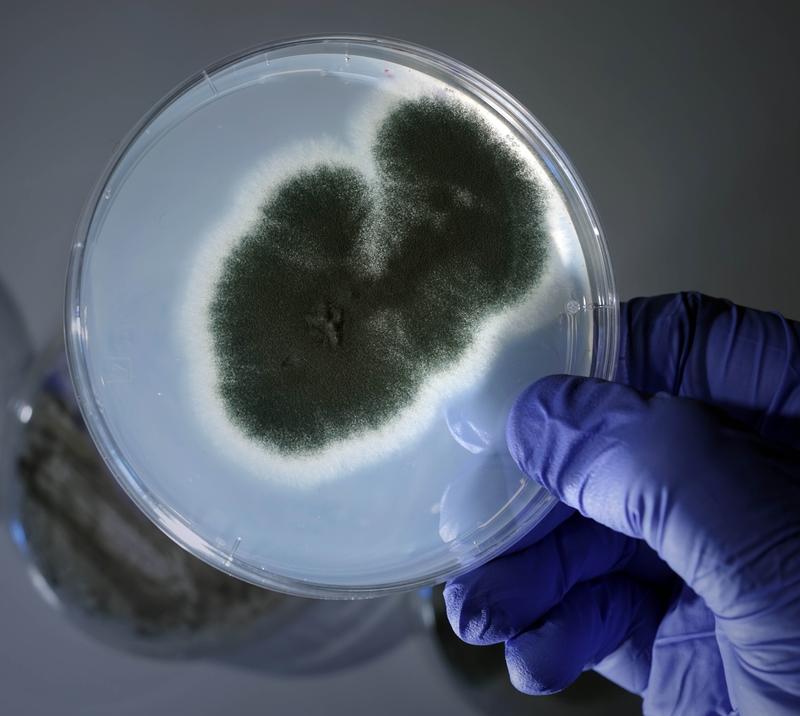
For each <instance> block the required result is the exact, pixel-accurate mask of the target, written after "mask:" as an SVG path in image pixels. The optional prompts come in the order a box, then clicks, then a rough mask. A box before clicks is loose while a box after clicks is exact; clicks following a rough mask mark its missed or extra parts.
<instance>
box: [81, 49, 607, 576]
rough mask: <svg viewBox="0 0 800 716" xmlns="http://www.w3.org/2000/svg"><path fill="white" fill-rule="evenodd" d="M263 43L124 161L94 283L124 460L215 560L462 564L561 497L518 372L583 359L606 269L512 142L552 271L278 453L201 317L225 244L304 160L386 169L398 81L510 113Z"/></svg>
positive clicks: (190, 94)
mask: <svg viewBox="0 0 800 716" xmlns="http://www.w3.org/2000/svg"><path fill="white" fill-rule="evenodd" d="M267 59H268V58H267V57H266V56H259V57H257V58H249V59H248V60H247V61H244V62H242V63H240V64H239V65H236V66H234V67H231V68H226V69H225V70H223V71H222V72H220V73H219V74H218V75H214V76H212V77H211V78H209V79H208V80H207V81H206V82H204V83H200V84H197V85H195V86H194V87H192V88H191V89H190V90H188V91H187V92H186V93H185V94H183V95H182V96H181V97H179V98H178V99H177V100H176V101H175V102H173V104H172V105H170V106H169V107H167V109H166V110H165V111H164V112H162V114H161V115H159V117H157V118H156V119H155V120H154V121H153V122H152V123H151V125H150V126H149V127H148V128H147V129H146V130H145V131H144V132H143V133H142V134H140V135H139V137H137V139H136V140H135V141H134V142H133V144H132V145H131V147H130V148H129V150H128V152H127V153H126V154H125V155H124V156H123V158H122V160H121V162H120V163H119V165H118V166H117V168H116V169H115V171H114V173H113V175H112V177H111V179H110V180H109V182H108V185H107V191H106V192H105V194H104V195H103V198H102V199H101V202H100V206H99V207H98V209H97V211H96V213H95V216H94V219H93V221H92V224H91V226H90V231H89V236H88V238H87V249H86V250H87V256H86V258H85V262H84V273H83V276H82V286H81V296H80V299H81V306H82V308H83V313H82V315H83V319H84V321H85V330H86V337H87V345H88V349H87V363H88V371H89V376H90V380H91V384H92V389H93V392H94V397H95V400H96V401H97V404H98V405H99V408H100V411H101V414H102V417H103V419H104V420H105V422H106V424H107V426H108V428H109V430H110V432H111V435H112V436H113V439H114V441H115V442H116V445H117V447H118V448H119V450H120V452H121V453H122V455H121V458H122V459H124V461H125V463H126V465H127V467H128V470H129V472H131V473H133V474H135V475H136V476H137V477H138V479H139V480H140V482H141V484H142V485H144V487H145V488H146V490H147V491H148V492H149V493H150V495H151V497H152V498H153V499H155V500H156V501H158V502H159V503H160V504H161V505H163V506H164V507H165V509H164V510H159V515H158V516H159V519H160V520H161V522H162V525H163V526H166V527H167V528H168V529H169V530H171V531H172V532H173V533H174V536H177V537H178V539H180V540H181V541H183V543H184V544H186V545H188V546H190V547H196V548H197V550H198V551H203V549H204V548H203V546H202V543H206V544H208V545H211V546H212V547H214V548H216V549H217V550H220V551H221V552H223V553H225V554H227V555H228V558H227V560H226V562H225V563H223V564H221V565H220V566H223V567H226V568H231V565H234V564H238V565H244V567H243V569H244V571H246V572H247V574H243V575H240V576H246V577H247V578H250V579H255V580H256V581H257V580H258V579H259V577H258V574H256V573H257V572H259V571H261V572H263V573H264V574H265V575H278V576H279V577H281V578H286V579H289V580H299V581H308V582H311V583H315V584H321V585H334V586H336V587H341V588H349V589H353V590H356V591H357V590H358V589H360V588H366V587H374V586H376V585H379V586H380V585H397V584H402V583H413V582H414V581H415V580H419V579H423V578H429V577H430V575H432V574H436V573H442V572H447V571H448V570H449V571H452V570H453V569H455V568H457V566H458V564H459V563H461V562H462V561H465V562H469V561H474V560H475V559H477V558H479V557H480V544H481V543H482V542H483V541H486V540H488V541H489V542H491V538H492V535H493V534H496V533H497V532H499V531H500V530H502V529H507V527H508V525H509V524H510V523H512V522H513V521H514V520H515V519H517V517H518V516H519V515H520V514H521V513H522V512H523V511H524V510H526V509H530V508H531V503H532V502H536V501H542V500H544V499H545V496H544V495H543V494H540V491H539V488H538V487H536V486H535V485H533V484H532V483H531V482H530V481H528V480H527V479H526V478H524V476H523V475H522V474H521V473H519V471H518V470H517V468H516V466H515V465H514V464H513V461H511V459H510V457H509V456H508V454H507V451H506V448H505V439H504V429H505V422H506V416H507V414H508V411H509V409H510V407H511V405H512V403H513V402H514V400H515V398H516V397H517V395H518V394H519V392H520V391H521V390H523V389H524V388H525V387H526V386H527V385H529V384H530V383H531V382H533V381H534V380H535V379H536V378H538V377H541V376H543V375H546V374H550V373H561V372H566V371H569V372H572V373H577V374H588V373H589V370H590V367H591V360H592V340H593V325H592V319H591V314H590V313H588V312H582V313H581V316H582V320H579V321H576V320H574V315H573V313H574V311H577V310H579V309H580V307H581V306H585V304H586V302H587V300H588V299H587V297H588V296H590V295H591V287H590V285H589V278H588V274H587V268H586V264H585V262H584V258H583V251H582V249H581V243H580V241H579V238H578V235H577V231H576V228H575V223H574V220H573V218H572V215H571V213H570V211H569V209H568V207H567V205H566V204H565V202H564V200H563V198H562V195H561V193H560V192H559V191H558V190H557V189H556V186H555V184H554V181H553V179H552V176H551V174H550V169H549V168H548V164H547V162H546V161H544V162H543V161H540V160H539V159H538V158H537V157H536V155H535V154H534V153H533V152H532V151H531V150H530V149H529V148H527V147H526V146H525V145H523V144H522V143H518V146H519V151H520V152H524V153H526V155H527V158H528V159H529V161H530V165H531V167H532V170H533V171H535V172H536V175H537V177H538V178H539V181H540V183H541V185H542V186H543V187H544V188H546V190H547V194H548V209H547V225H548V229H549V234H550V244H549V248H548V263H547V269H546V272H545V275H544V276H543V277H542V279H541V280H540V281H539V282H538V284H537V286H536V288H535V289H534V290H533V291H532V292H531V294H530V295H529V296H528V297H527V298H526V300H524V301H522V302H521V303H520V304H519V305H517V306H515V307H514V309H513V311H511V312H509V313H507V314H504V315H501V316H497V317H494V318H492V319H490V320H488V321H486V322H485V324H484V325H483V327H482V329H481V330H480V332H479V333H478V334H477V335H476V339H475V342H474V346H473V348H472V349H470V350H469V351H468V352H467V354H465V356H464V358H463V360H462V361H461V362H460V363H459V364H458V365H456V366H453V370H451V371H449V372H447V373H446V374H442V375H439V376H432V377H431V380H430V381H428V382H426V384H425V385H424V386H423V389H422V391H421V393H420V399H419V400H418V401H417V402H416V403H415V404H414V405H413V406H411V408H410V409H409V410H408V411H404V413H403V414H401V415H398V417H397V419H396V420H394V421H392V422H391V423H390V424H387V426H386V427H385V429H383V430H379V431H374V432H371V433H365V434H363V435H360V436H357V437H355V438H354V439H353V440H349V441H343V442H342V443H341V444H337V445H334V446H332V447H331V448H330V449H328V450H325V451H322V452H320V453H317V454H310V455H304V456H301V457H294V458H289V459H287V458H285V457H282V456H280V455H279V454H277V453H270V452H269V451H267V450H266V449H265V448H264V447H263V445H261V444H259V443H257V442H254V441H252V440H250V439H248V438H246V437H245V436H243V435H242V434H241V433H240V432H239V431H238V429H237V428H236V427H235V426H234V425H232V424H231V423H230V421H229V420H228V419H227V416H226V415H225V410H224V406H223V405H222V403H221V401H220V400H219V399H217V397H216V395H215V394H214V390H213V386H214V364H213V354H212V352H211V350H210V340H209V336H208V334H207V331H206V326H205V322H204V312H205V308H206V306H207V303H208V298H209V296H210V291H211V289H212V287H213V284H214V279H215V277H216V276H217V275H218V273H217V272H218V269H219V260H220V259H221V257H223V256H224V255H225V254H226V253H227V251H228V250H230V247H231V246H232V245H234V243H235V240H236V238H237V237H238V236H240V235H241V232H242V230H243V229H244V228H246V227H247V225H248V223H249V222H251V221H252V216H253V212H254V211H255V209H257V207H258V205H260V204H261V203H263V201H264V200H265V199H266V198H267V196H265V192H268V191H269V189H270V187H273V186H274V185H275V184H276V183H277V181H279V180H280V179H281V178H283V177H285V176H286V173H287V172H291V170H292V169H293V168H294V167H296V166H298V162H300V163H302V164H303V165H305V166H308V165H309V164H312V165H313V163H314V162H315V161H316V160H318V159H319V158H327V157H329V156H338V157H339V158H340V160H341V161H342V163H345V164H348V165H351V166H356V167H358V168H360V169H361V170H362V171H363V172H364V173H365V175H367V176H370V167H369V156H368V146H369V140H370V136H371V133H372V132H373V131H374V127H375V122H376V121H379V120H380V118H381V117H382V116H383V113H384V112H385V110H386V107H387V106H388V105H390V104H391V103H392V102H394V101H397V99H398V98H400V97H413V96H417V95H418V94H419V93H430V92H439V91H447V92H455V93H456V94H455V95H454V96H458V97H459V99H461V100H462V101H465V102H469V103H471V104H473V106H474V107H475V108H476V109H478V110H479V111H480V112H481V113H482V115H483V116H484V117H486V118H487V119H488V120H489V121H491V122H492V123H494V124H495V126H496V127H497V129H498V131H499V132H503V133H504V134H505V135H506V136H512V135H513V132H512V131H511V130H510V129H509V128H508V127H507V126H506V125H505V124H504V123H503V122H502V120H501V119H500V118H499V117H498V116H496V115H494V114H493V113H492V112H490V111H489V110H488V109H485V108H483V107H482V106H481V105H479V104H478V103H477V102H475V101H474V100H473V99H471V98H469V97H468V96H466V95H462V94H460V93H459V91H458V90H457V89H455V88H453V87H447V86H446V85H445V84H443V83H442V82H440V81H438V80H433V79H431V78H429V77H427V76H426V75H423V74H421V73H419V72H417V71H416V70H413V69H410V68H407V67H404V66H401V65H399V64H394V63H391V62H386V61H384V60H378V59H372V58H369V57H363V56H351V57H346V56H345V55H343V54H340V53H335V54H334V53H331V54H322V53H307V54H302V55H295V56H287V57H273V58H272V59H271V60H270V61H269V63H268V62H267ZM515 141H516V140H515ZM278 167H280V168H279V169H278ZM135 489H136V488H135V487H134V490H135ZM264 579H265V580H266V581H267V582H269V579H270V578H269V576H265V578H264ZM273 586H276V585H273ZM277 586H280V585H277Z"/></svg>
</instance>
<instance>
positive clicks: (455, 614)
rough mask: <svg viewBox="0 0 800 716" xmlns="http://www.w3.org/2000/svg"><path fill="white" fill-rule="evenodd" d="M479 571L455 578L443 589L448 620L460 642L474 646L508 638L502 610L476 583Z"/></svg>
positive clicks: (494, 642) (495, 642) (486, 644)
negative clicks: (475, 579)
mask: <svg viewBox="0 0 800 716" xmlns="http://www.w3.org/2000/svg"><path fill="white" fill-rule="evenodd" d="M476 575H478V576H479V571H478V572H477V573H476V572H473V573H471V574H469V575H466V576H465V578H456V579H454V580H451V581H450V582H448V583H447V585H446V586H445V588H444V603H445V609H446V611H447V620H448V621H449V622H450V626H451V627H452V629H453V631H454V632H455V634H456V636H458V638H459V639H461V641H464V642H466V643H467V644H473V645H475V646H488V645H490V644H499V643H500V642H502V641H503V640H504V639H505V638H507V636H508V629H507V628H506V627H504V625H503V624H501V623H499V622H502V621H503V620H502V614H501V610H499V609H498V608H497V606H496V605H493V604H492V601H491V600H490V599H488V598H486V597H485V596H484V595H483V592H482V590H481V589H480V588H479V585H478V586H477V588H476V585H475V584H474V578H475V576H476Z"/></svg>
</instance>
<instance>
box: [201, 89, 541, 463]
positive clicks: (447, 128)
mask: <svg viewBox="0 0 800 716" xmlns="http://www.w3.org/2000/svg"><path fill="white" fill-rule="evenodd" d="M371 153H372V159H373V161H374V162H375V166H376V169H377V172H376V176H377V179H376V180H375V181H372V182H370V181H368V180H367V178H366V177H364V176H363V175H362V174H361V173H360V172H359V171H358V170H357V169H355V168H353V167H349V166H345V165H339V164H334V163H321V164H318V165H316V166H315V167H313V168H311V169H304V170H298V171H297V173H296V174H294V175H292V176H289V177H288V178H287V179H286V180H284V181H283V182H282V183H280V184H279V185H278V187H277V189H276V190H275V191H274V192H273V194H272V195H271V196H269V197H265V201H264V204H263V205H262V207H261V210H260V214H259V220H258V222H257V223H256V225H255V226H254V227H252V228H251V229H250V231H249V233H248V234H247V235H246V236H243V237H242V239H241V241H239V242H238V243H237V244H236V246H235V248H234V249H233V250H232V251H231V252H230V253H229V254H228V256H227V257H226V259H225V261H224V265H223V268H222V273H221V277H220V279H219V281H218V283H217V285H216V287H215V293H214V295H213V298H212V301H211V304H210V327H211V331H212V339H213V345H214V350H215V360H216V368H217V372H218V386H219V392H220V395H221V398H222V400H223V402H224V404H225V407H226V412H227V414H228V416H229V417H230V418H231V419H232V421H233V422H234V423H235V424H236V425H237V426H238V427H239V428H240V429H241V430H242V431H243V432H244V433H245V434H246V435H248V436H249V437H251V438H254V439H256V440H258V441H260V442H261V443H263V444H264V445H265V446H266V447H268V448H270V449H273V450H277V451H278V452H280V453H283V454H287V455H292V454H302V453H305V452H309V451H314V450H319V449H322V448H325V447H326V446H327V445H328V444H330V443H331V442H333V441H336V440H341V439H346V438H348V437H351V436H353V435H355V434H357V433H358V432H360V431H363V430H366V429H375V428H379V427H381V426H382V425H383V424H385V423H386V422H387V421H388V420H390V419H391V418H392V417H394V416H395V415H397V413H398V412H399V411H401V410H402V409H403V408H406V407H408V406H409V405H410V404H411V403H412V402H413V400H414V398H415V396H416V395H417V394H418V391H419V389H420V387H421V385H422V384H423V382H424V380H425V379H426V377H427V376H429V375H430V374H431V372H434V371H441V370H443V369H446V367H447V366H448V365H449V364H451V363H454V362H456V361H457V360H459V358H461V357H462V356H463V355H464V353H465V351H466V350H467V349H468V348H469V346H470V344H471V341H472V340H473V338H474V335H475V331H476V329H477V328H479V327H480V325H481V323H482V321H483V320H484V319H485V318H486V317H488V316H489V315H490V314H494V313H496V312H498V311H500V310H502V309H503V308H505V307H508V306H511V305H512V304H513V303H514V302H516V301H519V300H520V299H521V298H522V297H523V296H524V295H525V294H526V293H527V292H528V291H529V290H530V289H531V288H532V287H533V286H535V285H536V283H537V281H538V280H539V278H540V277H541V275H542V273H543V269H544V264H545V261H546V258H547V242H546V239H547V237H546V231H545V226H544V210H545V202H544V199H543V194H542V190H541V188H540V187H539V185H538V183H537V182H536V180H535V179H534V178H533V176H532V172H531V168H530V166H529V165H528V164H526V163H525V161H524V160H523V159H522V158H521V157H520V156H519V155H518V153H517V152H515V151H514V149H513V148H512V146H511V145H510V143H509V142H508V141H507V140H506V139H505V138H503V137H501V136H499V134H498V133H497V131H495V130H493V129H492V128H491V127H490V126H489V124H488V123H487V122H486V120H484V119H483V118H482V117H481V116H480V115H479V114H478V113H477V112H476V111H474V110H472V109H470V108H469V107H467V106H466V105H465V104H463V103H461V102H458V101H456V100H454V99H448V98H446V97H434V96H425V97H422V98H419V99H413V100H406V101H403V102H400V103H399V104H396V105H394V106H393V107H392V109H391V110H390V111H389V112H388V113H387V114H386V116H385V117H384V118H383V119H382V121H381V123H380V125H379V127H378V129H377V133H376V140H375V142H374V145H373V147H372V149H371Z"/></svg>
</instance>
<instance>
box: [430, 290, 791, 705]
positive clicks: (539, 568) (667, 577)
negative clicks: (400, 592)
mask: <svg viewBox="0 0 800 716" xmlns="http://www.w3.org/2000/svg"><path fill="white" fill-rule="evenodd" d="M622 319H623V320H622V323H623V337H622V342H621V351H622V354H621V357H620V358H621V360H620V368H619V370H618V374H617V380H618V381H619V382H617V383H608V382H604V381H599V380H593V379H581V378H575V377H553V378H547V379H544V380H542V381H539V382H538V383H536V384H535V385H534V386H532V387H531V388H529V389H528V390H527V391H526V392H525V393H524V394H523V395H522V396H521V397H520V399H519V401H518V402H517V404H516V406H515V408H514V410H513V411H512V415H511V417H510V420H509V427H508V442H509V448H510V450H511V452H512V455H513V456H514V458H515V460H516V461H517V463H518V465H519V466H520V468H521V469H522V470H523V471H524V472H525V473H527V474H528V475H529V476H530V477H531V478H532V479H534V480H536V481H538V482H539V483H541V484H542V485H544V486H545V487H546V488H547V489H548V490H550V491H551V492H553V493H554V494H555V495H556V496H557V497H558V498H559V499H560V500H561V501H562V502H564V503H565V504H567V505H569V506H571V507H573V508H575V509H576V510H577V511H578V512H579V513H580V514H575V515H573V516H571V517H569V518H568V519H566V521H564V522H563V523H562V524H560V525H559V526H558V527H556V528H555V529H554V530H552V531H551V532H550V533H548V534H547V535H545V536H543V537H541V538H540V539H539V540H538V541H535V542H534V543H533V544H525V546H524V547H523V548H522V549H520V550H518V551H515V552H513V553H510V554H507V555H505V556H503V557H501V558H500V559H497V560H495V561H493V562H491V563H489V564H487V565H484V566H483V567H482V568H480V569H478V570H477V571H475V572H473V573H471V574H468V575H465V576H463V577H460V578H458V579H456V580H453V581H452V582H450V583H449V584H448V585H447V587H446V589H445V599H446V602H447V609H448V616H449V618H450V621H451V624H452V625H453V628H454V629H455V630H456V632H457V633H458V634H459V635H460V636H461V637H462V638H463V639H465V640H466V641H469V642H471V643H476V644H488V643H498V642H505V644H506V661H507V664H508V669H509V674H510V677H511V680H512V682H513V683H514V684H515V686H517V687H518V688H519V689H521V690H522V691H526V692H528V693H534V694H537V693H550V692H553V691H557V690H560V689H562V688H564V687H565V686H567V685H568V684H569V683H571V681H573V680H574V679H575V678H576V677H577V676H578V675H579V674H580V672H581V671H582V670H583V669H585V668H594V669H595V670H596V671H598V672H600V673H602V674H604V675H605V676H607V677H608V678H610V679H611V680H613V681H615V682H617V683H618V684H620V685H621V686H623V687H625V688H627V689H629V690H631V691H634V692H636V693H640V694H642V695H643V696H644V709H645V712H646V713H653V714H667V713H669V714H672V713H703V714H705V713H714V714H730V713H742V714H784V713H786V714H788V713H800V453H798V448H800V429H798V425H800V326H798V325H797V324H793V323H790V322H788V321H785V320H784V319H782V318H780V317H779V316H776V315H773V314H766V313H760V312H757V311H749V310H744V309H741V308H738V307H736V306H734V305H732V304H730V303H728V302H723V301H716V300H713V299H708V298H705V297H702V296H698V295H696V294H689V295H678V296H667V297H660V298H656V299H647V300H639V301H635V302H632V303H631V304H628V305H626V306H624V307H623V311H622Z"/></svg>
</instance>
